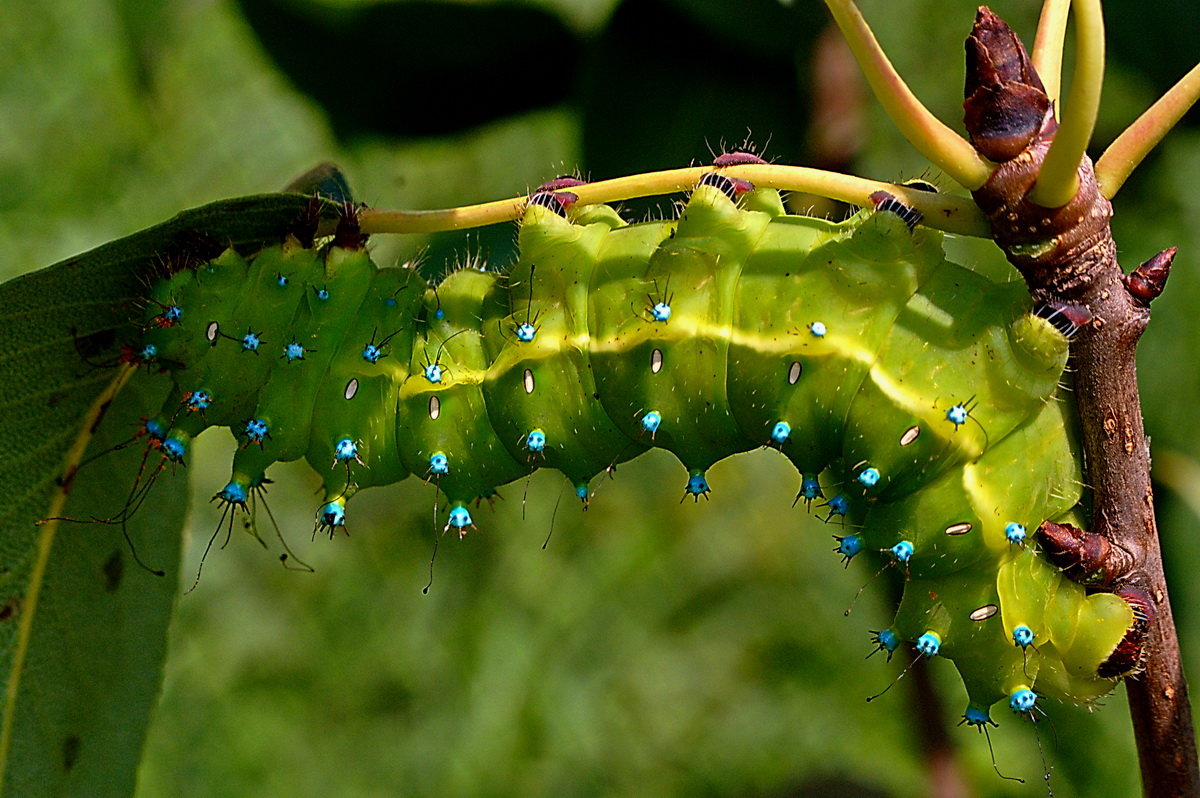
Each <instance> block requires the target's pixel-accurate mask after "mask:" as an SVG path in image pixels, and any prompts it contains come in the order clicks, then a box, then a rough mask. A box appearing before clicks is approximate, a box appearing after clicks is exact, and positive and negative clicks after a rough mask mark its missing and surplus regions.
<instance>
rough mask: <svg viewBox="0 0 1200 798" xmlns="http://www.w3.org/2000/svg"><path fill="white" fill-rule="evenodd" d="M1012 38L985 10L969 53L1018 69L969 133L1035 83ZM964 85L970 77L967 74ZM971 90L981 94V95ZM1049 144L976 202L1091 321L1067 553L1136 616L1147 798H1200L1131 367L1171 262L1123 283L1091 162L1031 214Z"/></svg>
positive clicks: (1000, 78)
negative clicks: (1076, 515)
mask: <svg viewBox="0 0 1200 798" xmlns="http://www.w3.org/2000/svg"><path fill="white" fill-rule="evenodd" d="M1009 34H1010V32H1009V31H1008V27H1007V26H1006V25H1004V23H1003V22H1001V21H1000V20H998V19H997V18H996V17H995V16H993V15H992V14H991V13H990V12H987V11H986V10H985V11H981V13H980V16H979V18H977V20H976V28H975V31H974V32H973V33H972V39H973V40H975V41H976V42H977V43H981V46H980V47H979V48H978V52H981V53H983V54H984V57H985V60H987V61H989V62H990V63H996V64H999V63H1004V64H1012V65H1017V66H1014V67H1013V69H1011V70H1008V71H1004V70H997V71H995V72H993V73H989V74H988V75H987V77H988V83H987V85H984V86H982V87H978V86H977V87H972V86H971V85H968V91H967V94H968V98H969V99H968V127H971V124H970V120H971V119H972V118H975V119H989V118H991V119H992V120H993V121H996V120H997V119H999V117H998V116H992V115H990V114H989V113H987V112H986V108H985V112H983V113H980V112H979V109H975V114H974V117H972V113H971V108H970V103H971V102H972V99H970V98H974V100H975V101H976V102H978V103H980V104H983V105H986V104H987V103H991V102H992V101H993V98H995V97H1000V98H1001V100H1002V101H1003V100H1011V98H1012V97H1013V96H1014V95H1015V94H1016V93H1020V94H1021V96H1022V97H1023V96H1026V95H1027V94H1028V87H1029V86H1030V85H1031V82H1032V80H1031V77H1032V78H1033V79H1036V76H1031V75H1030V74H1028V72H1027V71H1022V68H1018V67H1020V65H1022V64H1024V63H1025V61H1024V53H1023V50H1022V51H1021V52H1017V51H1016V49H1014V48H1020V43H1019V41H1017V40H1016V38H1015V37H1014V36H1011V35H1009ZM989 48H991V49H989ZM968 52H971V48H968ZM967 72H968V75H971V74H973V70H972V69H971V67H970V66H968V70H967ZM976 73H977V71H976ZM1010 87H1011V89H1010ZM973 88H980V91H979V93H977V94H976V93H974V92H973V91H972V89H973ZM984 89H986V91H984ZM1006 92H1009V93H1007V94H1006ZM1025 118H1026V119H1029V118H1032V115H1026V117H1025ZM996 130H999V131H1001V132H1003V134H1004V135H1005V136H1007V137H1009V138H1010V139H1011V136H1012V132H1013V128H1012V126H1011V125H1010V126H1007V127H1006V125H1005V124H1004V123H1003V120H1000V124H998V125H997V126H996ZM1055 131H1056V125H1055V123H1054V119H1053V117H1052V116H1050V115H1047V117H1046V119H1045V120H1044V121H1043V123H1042V124H1041V125H1040V126H1039V127H1038V128H1037V129H1034V128H1032V127H1030V128H1027V129H1026V130H1025V131H1024V132H1027V133H1028V134H1029V135H1030V140H1029V143H1028V145H1027V146H1026V147H1025V148H1023V149H1022V151H1021V152H1019V153H1018V154H1016V155H1015V156H1014V157H1012V158H1011V159H1010V160H1007V161H1005V162H1004V163H1002V164H1001V165H1000V167H999V168H998V169H997V170H996V172H995V173H994V174H993V175H992V178H991V179H990V180H989V181H988V182H987V183H986V184H984V186H983V187H982V188H981V189H979V190H978V191H976V192H975V193H974V197H975V199H976V201H977V202H978V204H979V207H980V209H981V210H982V211H983V212H984V213H985V214H986V215H987V216H988V218H989V219H990V220H991V221H992V230H993V233H994V236H995V240H996V243H997V244H999V245H1000V247H1001V248H1002V249H1004V251H1005V254H1006V255H1007V256H1008V259H1009V261H1010V262H1011V263H1012V264H1013V265H1014V266H1016V267H1017V269H1018V270H1019V271H1020V272H1021V274H1022V275H1023V276H1024V277H1025V281H1026V283H1027V284H1028V285H1029V288H1030V292H1031V293H1032V294H1033V296H1034V297H1035V299H1037V300H1039V301H1043V302H1051V303H1056V304H1058V305H1060V306H1061V307H1064V308H1066V309H1069V310H1070V312H1072V313H1073V314H1074V315H1075V316H1076V317H1077V318H1080V319H1081V320H1086V319H1088V318H1089V317H1090V322H1088V323H1086V324H1085V325H1084V326H1083V327H1082V329H1081V330H1080V332H1079V333H1078V335H1077V336H1076V337H1075V338H1074V339H1073V340H1072V342H1071V362H1072V365H1073V367H1074V372H1075V395H1076V399H1077V401H1078V405H1079V416H1080V424H1081V426H1082V430H1083V444H1084V455H1085V458H1086V463H1087V474H1088V481H1089V483H1090V484H1091V486H1092V518H1091V524H1092V527H1091V530H1090V531H1089V532H1079V531H1078V530H1074V532H1075V533H1076V534H1077V535H1078V536H1079V537H1078V540H1079V541H1081V543H1080V548H1079V550H1077V551H1075V552H1073V553H1074V554H1075V555H1076V560H1077V561H1078V562H1079V563H1080V565H1081V566H1082V568H1081V570H1082V571H1083V572H1084V573H1086V574H1087V575H1088V576H1089V577H1090V579H1089V583H1090V584H1092V585H1093V586H1095V585H1099V586H1101V587H1102V588H1104V589H1109V590H1112V591H1114V592H1117V593H1119V594H1120V595H1121V596H1122V597H1123V598H1125V599H1126V600H1127V601H1128V602H1129V603H1130V605H1131V607H1132V608H1133V609H1134V613H1135V623H1134V626H1133V630H1131V632H1130V633H1129V634H1127V635H1126V639H1125V641H1124V642H1123V643H1122V647H1119V648H1118V652H1122V648H1124V649H1126V650H1125V651H1124V652H1123V654H1124V655H1125V656H1126V657H1130V658H1132V659H1131V662H1130V663H1129V664H1136V663H1137V662H1139V661H1140V662H1141V663H1143V665H1144V669H1143V670H1142V671H1141V672H1140V673H1138V674H1137V675H1135V676H1133V677H1131V678H1130V679H1129V680H1128V695H1129V705H1130V713H1131V715H1132V718H1133V728H1134V734H1135V736H1136V737H1137V745H1138V755H1139V760H1140V763H1141V771H1142V785H1143V789H1144V791H1145V793H1146V795H1149V796H1180V795H1198V794H1200V768H1198V767H1197V758H1196V744H1195V732H1194V730H1193V728H1192V716H1191V707H1190V702H1189V700H1188V689H1187V682H1186V680H1185V678H1184V674H1183V667H1182V665H1181V662H1180V654H1179V642H1178V639H1177V636H1176V631H1175V625H1174V622H1173V619H1172V617H1171V606H1170V600H1169V597H1168V594H1167V585H1166V580H1165V578H1164V576H1163V568H1162V555H1161V552H1160V550H1159V541H1158V530H1157V528H1156V525H1155V519H1154V497H1153V494H1152V492H1151V487H1150V451H1149V445H1148V443H1147V441H1146V436H1145V431H1144V429H1143V425H1142V410H1141V401H1140V399H1139V396H1138V388H1137V373H1136V367H1135V351H1136V348H1137V342H1138V339H1139V338H1141V335H1142V333H1143V332H1144V331H1145V329H1146V325H1147V324H1148V323H1149V321H1150V310H1149V302H1150V300H1152V299H1153V298H1154V297H1156V296H1158V294H1159V293H1161V291H1162V289H1163V286H1164V284H1165V282H1166V279H1167V274H1168V271H1169V268H1170V262H1171V258H1172V257H1173V256H1174V250H1173V249H1172V250H1166V251H1164V252H1162V253H1160V254H1159V255H1157V256H1155V257H1154V258H1151V259H1150V260H1149V261H1147V262H1146V263H1144V264H1143V265H1142V266H1141V267H1139V268H1138V270H1137V271H1135V272H1134V274H1133V275H1130V276H1129V277H1128V278H1127V277H1125V275H1124V274H1123V273H1122V271H1121V268H1120V266H1119V265H1118V264H1117V260H1116V245H1115V244H1114V242H1113V239H1112V233H1111V228H1110V224H1109V223H1110V218H1111V215H1112V207H1111V205H1110V204H1109V202H1108V200H1107V199H1106V198H1105V196H1104V195H1103V194H1102V193H1101V191H1100V187H1099V185H1098V183H1097V181H1096V176H1095V174H1094V171H1093V167H1092V163H1091V160H1090V159H1088V158H1087V157H1086V156H1085V157H1084V158H1083V159H1082V160H1081V162H1080V163H1079V165H1078V166H1077V167H1076V179H1077V181H1078V185H1079V190H1078V192H1077V193H1076V194H1075V195H1074V198H1073V199H1071V200H1070V201H1069V202H1068V203H1067V204H1065V205H1064V206H1062V207H1060V208H1057V209H1054V210H1047V209H1046V208H1044V207H1040V206H1038V205H1037V204H1035V203H1034V202H1032V201H1031V199H1030V193H1031V191H1032V189H1033V186H1034V183H1035V182H1036V181H1037V180H1038V178H1039V175H1040V174H1041V169H1042V164H1043V161H1044V160H1045V158H1046V153H1047V151H1048V150H1049V149H1050V148H1051V144H1052V141H1053V139H1054V136H1055ZM971 133H972V140H973V141H976V140H982V141H987V139H988V134H989V131H988V130H972V131H971ZM1087 540H1099V541H1100V542H1101V543H1104V544H1106V545H1104V546H1096V547H1094V553H1092V552H1089V553H1088V554H1086V555H1084V554H1081V552H1082V542H1083V541H1087ZM1043 543H1044V544H1045V543H1047V541H1046V539H1045V538H1043ZM1051 543H1052V544H1053V545H1049V546H1046V548H1047V549H1048V551H1049V553H1050V554H1051V555H1053V553H1054V552H1053V549H1054V545H1057V543H1054V542H1053V541H1051ZM1143 633H1144V636H1143Z"/></svg>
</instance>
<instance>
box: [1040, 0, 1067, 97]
mask: <svg viewBox="0 0 1200 798" xmlns="http://www.w3.org/2000/svg"><path fill="white" fill-rule="evenodd" d="M1070 10H1071V0H1046V2H1045V3H1044V4H1043V5H1042V16H1041V17H1040V18H1039V19H1038V28H1037V38H1035V39H1034V40H1033V54H1032V55H1031V56H1030V60H1032V61H1033V68H1034V69H1036V70H1037V73H1038V77H1040V78H1041V79H1042V85H1043V86H1045V87H1046V96H1047V97H1049V98H1050V102H1052V103H1056V102H1058V95H1059V93H1060V92H1061V91H1062V57H1063V41H1064V40H1065V39H1066V38H1067V16H1068V12H1069V11H1070Z"/></svg>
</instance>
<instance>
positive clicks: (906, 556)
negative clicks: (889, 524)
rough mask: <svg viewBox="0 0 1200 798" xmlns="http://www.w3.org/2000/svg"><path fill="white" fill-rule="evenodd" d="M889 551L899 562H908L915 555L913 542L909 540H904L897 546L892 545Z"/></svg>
mask: <svg viewBox="0 0 1200 798" xmlns="http://www.w3.org/2000/svg"><path fill="white" fill-rule="evenodd" d="M889 551H891V552H892V556H893V557H895V558H896V560H897V562H908V561H909V560H911V559H912V556H913V544H912V543H910V542H909V541H907V540H902V541H900V542H899V543H897V544H896V545H895V546H892V548H891V549H889Z"/></svg>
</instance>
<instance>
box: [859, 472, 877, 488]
mask: <svg viewBox="0 0 1200 798" xmlns="http://www.w3.org/2000/svg"><path fill="white" fill-rule="evenodd" d="M858 481H859V482H861V483H862V484H863V486H864V487H867V488H873V487H875V485H876V484H878V482H879V469H878V468H864V469H863V470H862V471H860V472H859V474H858Z"/></svg>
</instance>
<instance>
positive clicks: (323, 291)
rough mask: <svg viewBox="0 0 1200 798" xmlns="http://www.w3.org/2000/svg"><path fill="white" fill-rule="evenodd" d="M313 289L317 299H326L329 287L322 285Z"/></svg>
mask: <svg viewBox="0 0 1200 798" xmlns="http://www.w3.org/2000/svg"><path fill="white" fill-rule="evenodd" d="M313 290H314V291H315V292H316V294H317V299H319V300H321V301H322V302H324V301H325V300H326V299H329V289H327V288H324V287H322V288H314V289H313Z"/></svg>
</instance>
